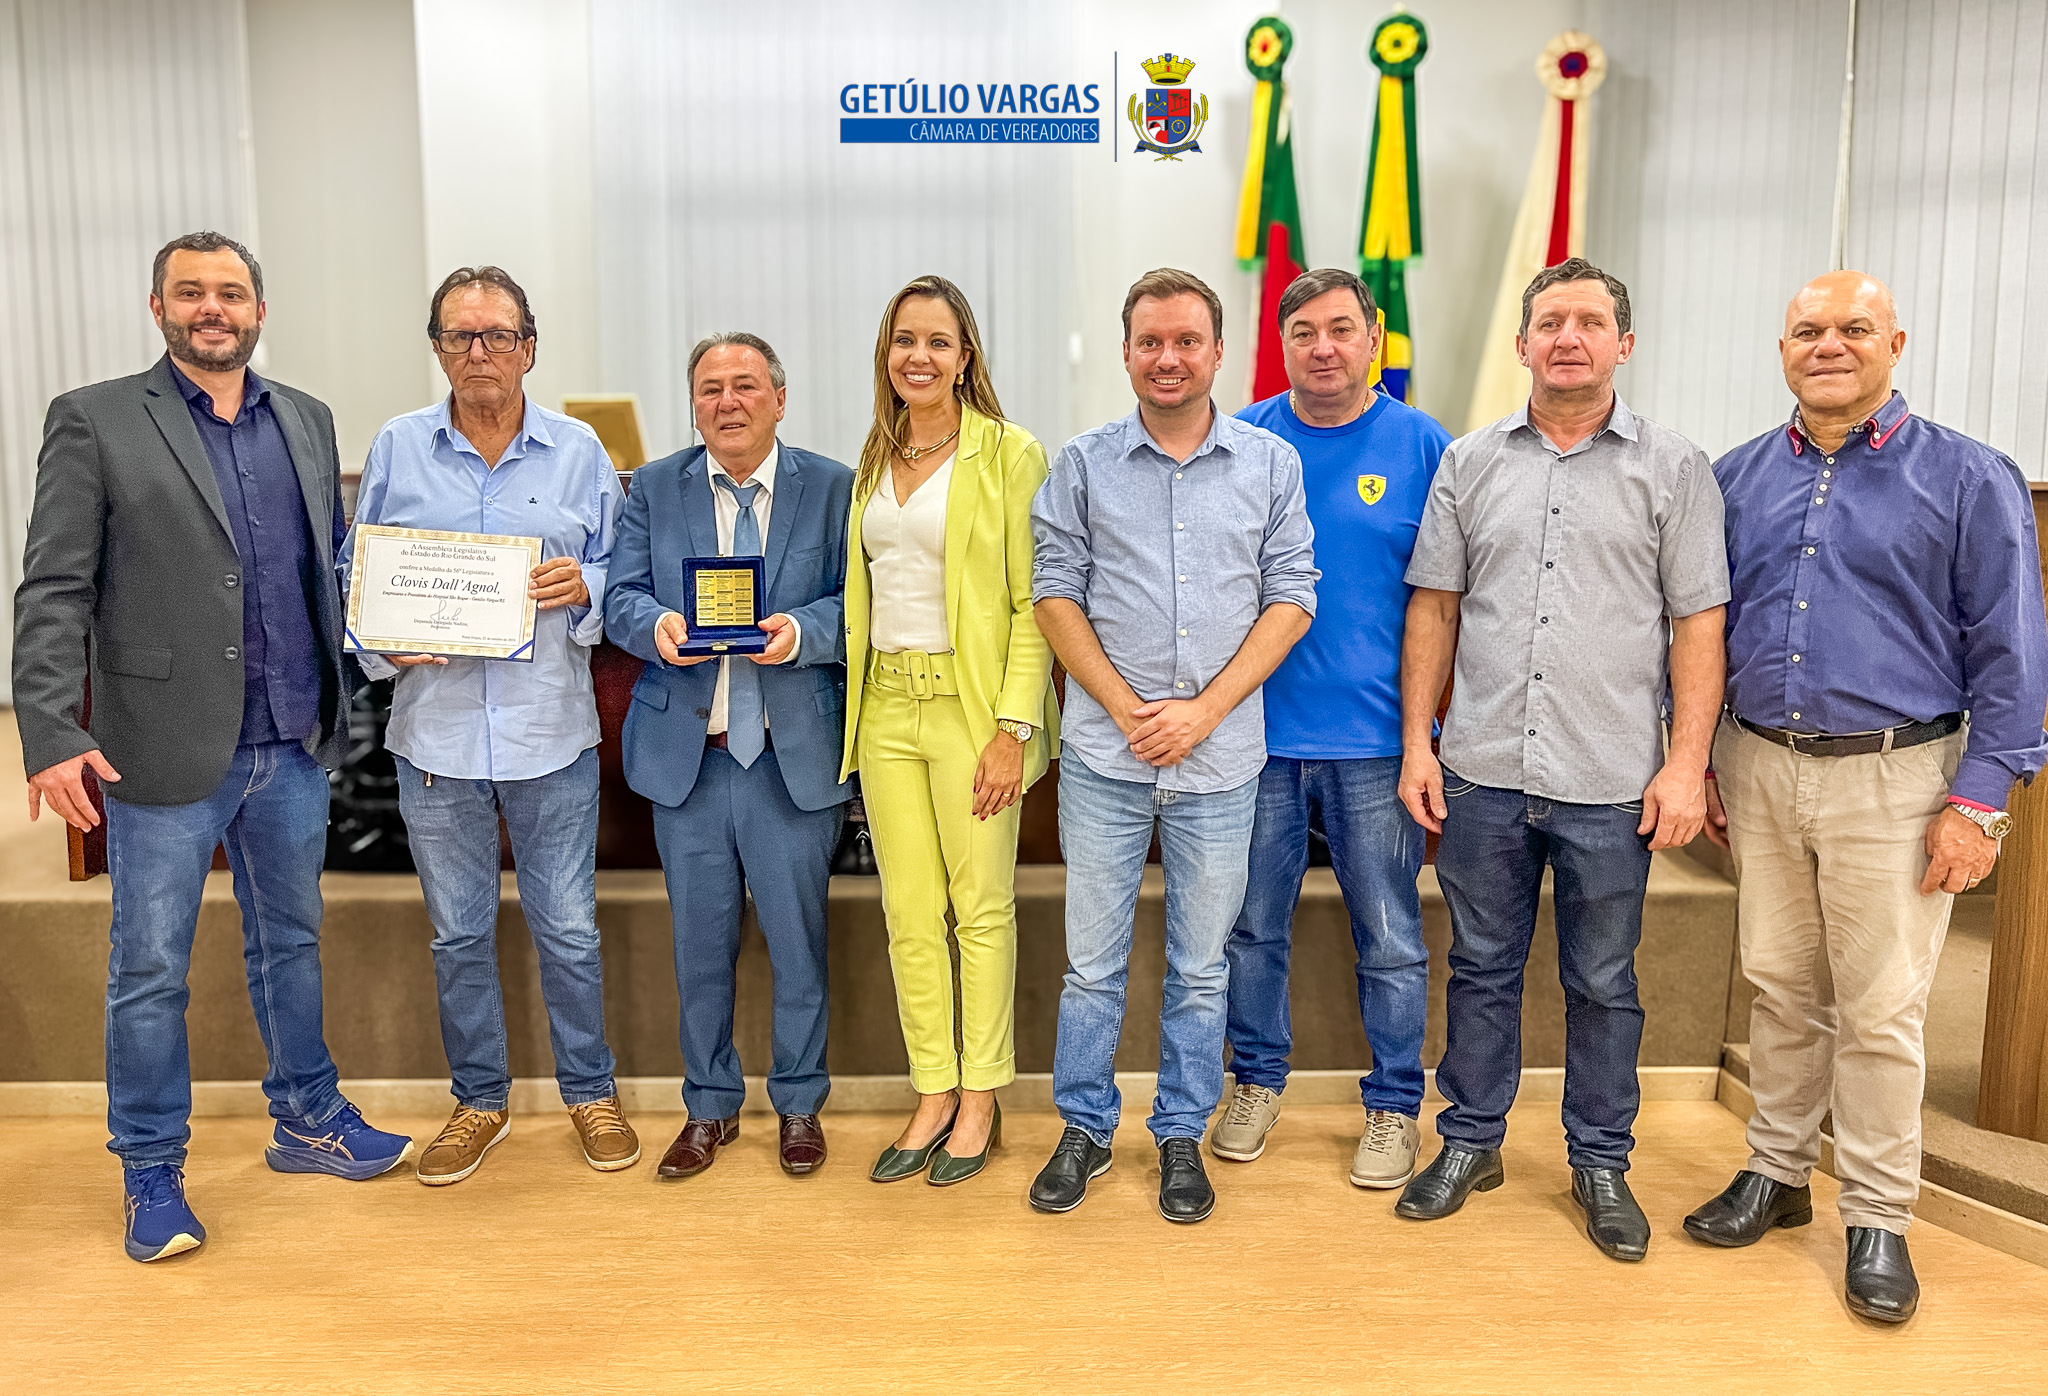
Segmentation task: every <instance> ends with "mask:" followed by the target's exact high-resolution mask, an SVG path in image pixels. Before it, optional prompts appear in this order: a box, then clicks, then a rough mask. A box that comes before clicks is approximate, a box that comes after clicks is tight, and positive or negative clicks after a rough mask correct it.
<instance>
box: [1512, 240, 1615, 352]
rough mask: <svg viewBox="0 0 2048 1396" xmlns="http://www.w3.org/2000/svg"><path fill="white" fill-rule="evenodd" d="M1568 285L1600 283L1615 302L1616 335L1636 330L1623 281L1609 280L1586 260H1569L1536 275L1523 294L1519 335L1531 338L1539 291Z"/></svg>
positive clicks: (1575, 258) (1580, 258)
mask: <svg viewBox="0 0 2048 1396" xmlns="http://www.w3.org/2000/svg"><path fill="white" fill-rule="evenodd" d="M1569 281H1597V282H1599V283H1600V284H1601V285H1602V286H1605V287H1606V288H1607V294H1608V295H1609V296H1611V297H1613V298H1614V332H1615V333H1616V334H1627V333H1628V332H1629V331H1630V330H1632V329H1634V328H1635V323H1636V322H1635V316H1634V314H1633V313H1631V312H1630V310H1629V308H1628V287H1626V286H1624V285H1622V284H1621V280H1620V278H1619V277H1613V276H1609V275H1608V274H1607V273H1606V272H1604V271H1602V270H1600V268H1598V267H1596V266H1594V265H1593V264H1592V263H1591V262H1589V261H1587V260H1586V259H1585V258H1584V257H1567V258H1565V259H1564V260H1563V261H1562V262H1559V263H1558V264H1557V265H1556V266H1554V267H1545V268H1544V269H1543V270H1542V271H1539V272H1537V273H1536V279H1535V280H1533V281H1531V282H1530V283H1529V289H1528V290H1526V291H1524V292H1522V328H1521V329H1520V330H1518V331H1516V333H1517V334H1519V335H1521V336H1522V338H1524V339H1527V338H1528V337H1529V310H1530V307H1532V306H1533V305H1535V304H1536V293H1537V292H1538V291H1547V290H1549V289H1550V288H1551V287H1553V286H1562V285H1564V284H1565V283H1566V282H1569Z"/></svg>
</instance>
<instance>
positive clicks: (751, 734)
mask: <svg viewBox="0 0 2048 1396" xmlns="http://www.w3.org/2000/svg"><path fill="white" fill-rule="evenodd" d="M711 478H712V479H714V480H716V481H717V482H718V487H719V488H720V489H722V490H724V491H725V492H726V493H727V494H729V495H731V496H732V502H733V503H735V504H737V505H739V506H740V516H739V517H738V518H737V519H735V520H733V525H732V556H734V557H747V556H754V557H759V556H760V555H761V525H760V522H759V521H758V520H757V519H755V517H754V497H755V496H756V495H758V494H760V493H761V487H760V486H759V485H735V484H734V483H733V482H732V481H731V480H729V479H727V478H726V477H725V476H723V475H714V476H712V477H711ZM759 600H760V598H756V602H757V604H758V602H759ZM725 673H726V686H725V750H726V754H727V755H729V756H731V757H732V759H733V760H735V761H737V762H739V763H740V765H741V767H742V768H746V767H751V766H752V765H753V764H754V762H756V761H757V760H759V759H760V756H761V752H762V750H763V749H764V748H765V747H766V746H767V745H768V729H767V728H766V727H765V726H763V725H762V721H761V671H760V669H759V668H758V667H756V666H755V664H754V661H753V660H751V659H744V658H742V657H739V656H735V657H733V658H731V659H728V660H726V661H725Z"/></svg>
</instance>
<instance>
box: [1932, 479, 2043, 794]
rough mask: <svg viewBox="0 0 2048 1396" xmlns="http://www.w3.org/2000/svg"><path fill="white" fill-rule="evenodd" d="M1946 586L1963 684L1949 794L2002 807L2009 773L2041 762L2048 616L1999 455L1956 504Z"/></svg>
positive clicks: (2025, 528) (2013, 486)
mask: <svg viewBox="0 0 2048 1396" xmlns="http://www.w3.org/2000/svg"><path fill="white" fill-rule="evenodd" d="M1957 532H1958V537H1957V540H1956V550H1955V562H1954V564H1953V567H1954V578H1953V580H1954V586H1955V598H1956V612H1957V614H1956V620H1957V621H1958V623H1959V624H1960V627H1961V632H1962V647H1963V682H1964V684H1965V686H1966V687H1967V688H1968V690H1969V695H1970V697H1969V702H1970V738H1969V746H1968V748H1967V749H1966V750H1965V751H1964V753H1963V758H1962V760H1961V761H1960V762H1958V763H1957V766H1956V775H1955V780H1954V781H1953V782H1952V783H1951V784H1950V786H1949V793H1950V794H1951V795H1954V796H1955V797H1956V798H1957V799H1961V800H1968V801H1970V802H1971V803H1973V804H1979V805H1984V806H1986V807H1987V808H1990V809H2004V808H2005V802H2006V798H2007V797H2008V796H2009V795H2010V794H2011V793H2012V783H2013V781H2015V780H2025V781H2032V780H2033V778H2034V777H2035V776H2036V775H2037V774H2039V773H2040V771H2041V767H2042V764H2043V762H2044V760H2048V733H2044V732H2043V731H2042V728H2041V714H2042V712H2043V711H2044V710H2048V620H2044V619H2043V612H2042V600H2041V583H2040V571H2039V568H2040V561H2039V559H2040V556H2041V554H2040V544H2039V542H2038V541H2037V540H2036V538H2035V531H2034V509H2033V501H2032V500H2031V499H2030V498H2029V497H2028V495H2027V486H2026V482H2025V481H2024V480H2023V479H2022V478H2021V476H2020V473H2019V468H2018V467H2017V466H2015V465H2014V464H2013V463H2012V462H2011V461H2008V460H2005V459H2004V458H2003V457H2001V458H2000V459H1999V461H1998V462H1997V463H1996V465H1995V466H1994V467H1993V468H1992V469H1990V470H1988V471H1986V472H1985V477H1984V480H1983V482H1982V483H1981V484H1980V485H1979V486H1978V488H1977V491H1976V493H1975V494H1974V495H1973V496H1972V497H1971V498H1970V500H1969V501H1968V502H1967V503H1965V505H1964V506H1963V514H1962V521H1961V526H1960V528H1959V529H1958V530H1957Z"/></svg>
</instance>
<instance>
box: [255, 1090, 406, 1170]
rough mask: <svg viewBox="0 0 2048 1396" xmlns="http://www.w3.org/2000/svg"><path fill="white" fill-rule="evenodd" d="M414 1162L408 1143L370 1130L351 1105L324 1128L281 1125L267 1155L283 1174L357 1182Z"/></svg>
mask: <svg viewBox="0 0 2048 1396" xmlns="http://www.w3.org/2000/svg"><path fill="white" fill-rule="evenodd" d="M410 1157H412V1140H411V1139H410V1138H408V1137H407V1136H406V1135H403V1134H386V1133H385V1132H384V1131H383V1130H381V1129H371V1128H370V1127H369V1126H368V1125H367V1124H365V1123H363V1115H362V1112H361V1111H360V1110H357V1109H356V1108H355V1106H353V1105H344V1106H342V1107H341V1113H340V1114H339V1115H336V1116H335V1117H334V1118H333V1119H331V1120H329V1121H328V1122H327V1123H326V1124H324V1125H310V1124H307V1123H306V1122H305V1121H304V1120H291V1119H285V1120H279V1121H278V1122H277V1129H276V1131H275V1132H274V1133H272V1135H271V1137H270V1147H269V1148H267V1149H265V1150H264V1151H263V1158H264V1161H265V1162H266V1163H268V1164H269V1165H270V1166H271V1167H272V1168H274V1169H276V1170H277V1171H278V1172H280V1173H332V1174H333V1175H334V1176H335V1177H337V1178H349V1179H353V1180H355V1181H358V1182H360V1181H361V1180H362V1179H364V1178H374V1177H376V1176H377V1175H378V1174H379V1173H389V1172H390V1171H391V1170H392V1169H394V1168H396V1167H398V1165H399V1164H401V1163H404V1162H405V1161H406V1160H407V1159H408V1158H410Z"/></svg>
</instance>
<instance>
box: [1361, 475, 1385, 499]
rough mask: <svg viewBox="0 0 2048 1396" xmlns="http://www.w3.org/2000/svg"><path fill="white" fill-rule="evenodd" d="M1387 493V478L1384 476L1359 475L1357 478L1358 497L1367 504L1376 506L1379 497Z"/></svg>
mask: <svg viewBox="0 0 2048 1396" xmlns="http://www.w3.org/2000/svg"><path fill="white" fill-rule="evenodd" d="M1386 492H1387V477H1386V476H1384V475H1361V476H1359V477H1358V497H1359V498H1360V499H1362V500H1364V501H1365V502H1366V503H1367V504H1377V503H1379V502H1380V496H1381V495H1383V494H1385V493H1386Z"/></svg>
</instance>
